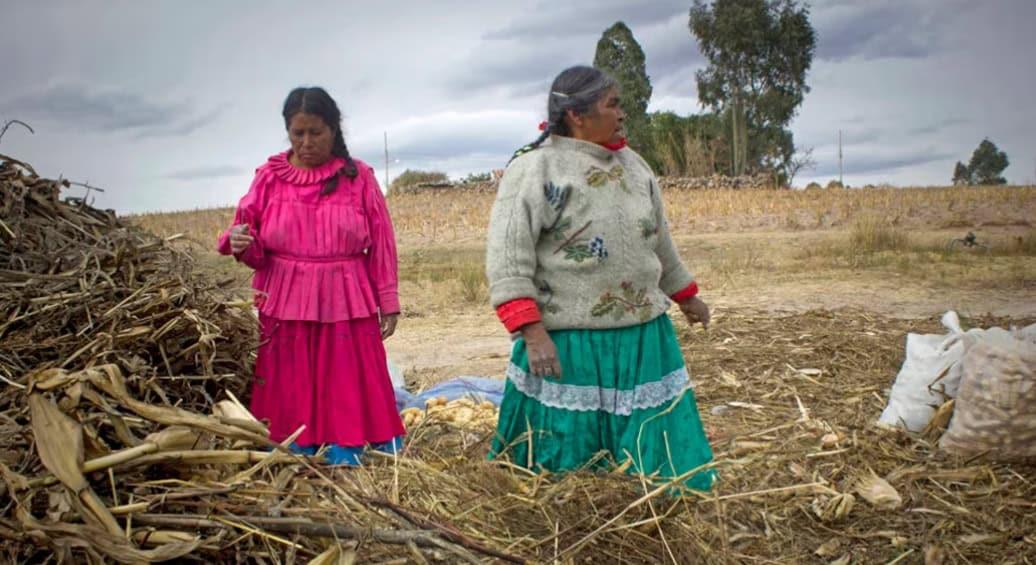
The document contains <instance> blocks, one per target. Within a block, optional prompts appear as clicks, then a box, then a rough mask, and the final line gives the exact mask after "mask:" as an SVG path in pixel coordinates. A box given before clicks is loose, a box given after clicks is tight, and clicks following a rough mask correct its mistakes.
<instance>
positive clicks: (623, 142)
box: [600, 137, 626, 151]
mask: <svg viewBox="0 0 1036 565" xmlns="http://www.w3.org/2000/svg"><path fill="white" fill-rule="evenodd" d="M600 145H601V147H604V148H605V149H610V150H612V151H618V150H620V149H622V148H623V147H626V138H625V137H624V138H622V139H620V140H618V141H616V142H615V143H601V144H600Z"/></svg>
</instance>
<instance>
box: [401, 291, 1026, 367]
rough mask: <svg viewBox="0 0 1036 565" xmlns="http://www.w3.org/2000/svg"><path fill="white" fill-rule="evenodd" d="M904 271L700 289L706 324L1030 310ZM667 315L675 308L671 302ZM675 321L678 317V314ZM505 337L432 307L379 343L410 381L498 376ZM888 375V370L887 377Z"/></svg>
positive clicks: (488, 319) (480, 320) (475, 320)
mask: <svg viewBox="0 0 1036 565" xmlns="http://www.w3.org/2000/svg"><path fill="white" fill-rule="evenodd" d="M905 278H906V277H903V276H897V275H896V274H894V273H893V274H889V275H887V276H881V277H879V276H874V275H873V274H867V275H861V276H858V277H854V278H852V279H851V280H831V279H827V280H817V281H815V282H812V283H803V282H801V281H799V282H794V283H778V284H767V285H762V286H761V287H759V288H737V289H719V290H707V291H705V292H703V294H702V298H703V299H705V300H706V301H707V302H708V303H709V304H710V306H711V307H712V310H713V316H714V317H715V318H716V320H715V323H714V325H713V330H719V329H722V324H723V313H724V311H731V310H739V311H740V310H752V311H761V312H773V313H774V314H775V315H779V314H782V313H794V312H805V311H808V310H818V309H819V310H835V309H839V308H848V309H859V310H863V311H868V312H873V313H875V314H879V315H882V316H886V317H891V318H903V319H918V320H922V319H930V318H938V317H939V316H941V315H942V314H943V313H944V312H946V311H947V310H951V309H952V310H956V311H957V312H958V314H960V315H961V316H962V317H964V318H965V319H967V318H968V317H971V316H977V315H980V314H987V313H988V314H991V315H994V316H1004V317H1009V318H1033V317H1036V288H1028V289H1013V290H1005V289H997V290H996V291H994V292H987V291H983V290H980V289H952V288H933V287H932V286H928V285H925V284H921V283H918V282H916V281H909V280H904V279H905ZM670 315H672V316H674V319H675V318H677V317H678V316H679V312H678V311H677V310H676V309H675V308H673V309H672V310H671V311H670ZM677 323H678V324H682V322H681V321H679V320H678V321H677ZM510 346H511V339H510V336H509V335H508V334H507V332H506V330H504V328H503V326H502V325H501V324H500V323H499V322H498V321H497V319H496V317H495V316H494V315H493V313H492V312H491V311H490V310H489V309H488V307H487V308H485V309H484V310H482V311H476V310H472V311H471V312H470V313H465V314H458V315H444V314H438V315H433V316H422V317H412V318H404V319H402V320H400V324H399V327H398V329H397V331H396V335H394V336H393V337H392V338H391V339H389V340H388V341H387V342H386V348H387V350H388V353H389V358H390V360H391V361H392V362H393V363H394V364H396V365H397V366H398V367H399V368H401V369H403V371H404V374H405V375H406V378H407V381H408V383H410V384H413V385H415V386H417V387H422V386H427V385H430V384H433V383H435V382H439V381H441V380H445V379H447V378H451V377H454V376H462V375H476V376H502V375H503V372H504V369H505V368H506V364H507V357H508V354H509V353H510ZM892 376H894V375H890V376H889V377H890V379H891V377H892Z"/></svg>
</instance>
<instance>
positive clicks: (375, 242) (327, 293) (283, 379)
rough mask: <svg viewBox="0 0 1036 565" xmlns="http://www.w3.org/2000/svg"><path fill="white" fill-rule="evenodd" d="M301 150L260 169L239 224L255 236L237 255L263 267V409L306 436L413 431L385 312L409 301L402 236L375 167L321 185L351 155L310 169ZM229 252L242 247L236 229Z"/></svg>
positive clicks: (315, 439)
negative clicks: (385, 334) (401, 281)
mask: <svg viewBox="0 0 1036 565" xmlns="http://www.w3.org/2000/svg"><path fill="white" fill-rule="evenodd" d="M288 156H289V152H285V153H280V154H278V155H274V156H273V157H271V158H270V159H269V161H267V163H265V164H264V165H262V166H261V167H259V168H258V169H257V170H256V175H255V180H253V181H252V186H251V188H250V189H249V191H248V194H246V195H245V196H244V197H243V198H242V199H241V201H240V203H239V204H238V207H237V213H236V214H235V216H234V225H237V224H248V226H249V233H250V234H251V235H252V236H253V237H254V238H255V241H253V243H252V245H250V246H249V247H248V249H246V250H245V251H244V252H243V253H241V254H239V255H237V256H236V258H237V260H238V261H241V262H242V263H245V264H246V265H248V266H249V267H251V268H253V269H255V276H254V278H253V281H252V286H253V288H254V289H255V291H256V305H257V307H258V309H259V324H260V331H261V341H260V346H259V351H258V357H257V359H256V367H255V382H254V384H253V388H252V402H251V410H252V413H253V414H255V416H256V417H257V418H260V419H263V420H267V421H268V422H269V424H270V433H271V439H273V440H275V441H283V440H284V439H285V438H287V437H288V436H290V435H291V434H292V433H294V432H295V431H296V430H297V429H298V428H299V427H300V426H303V425H305V427H306V428H305V431H303V433H302V435H300V436H299V437H298V438H297V439H296V441H295V443H296V444H298V445H299V446H301V447H307V446H317V445H321V444H334V445H339V446H364V445H367V444H377V443H383V442H388V441H392V440H394V439H395V438H397V437H399V436H402V435H403V433H404V430H403V423H402V421H401V420H400V418H399V414H398V413H397V412H396V400H395V394H394V393H393V390H392V382H391V380H390V378H389V374H388V367H387V363H386V359H385V348H384V345H383V344H382V341H381V332H380V327H379V324H378V313H379V311H380V312H383V313H385V314H395V313H398V312H399V298H398V294H397V279H398V272H397V261H396V244H395V235H394V234H393V231H392V223H391V220H390V218H389V214H388V209H387V207H386V205H385V198H384V196H383V195H382V193H381V189H380V188H379V187H378V183H377V181H376V180H375V177H374V172H373V170H372V169H371V168H370V167H369V166H367V165H366V164H365V163H363V162H361V161H359V160H355V163H356V167H357V169H358V171H359V174H358V175H357V176H356V178H355V179H349V178H348V177H346V176H345V175H340V176H339V177H338V188H337V190H335V191H334V192H333V193H331V194H329V195H323V196H322V195H320V191H321V189H322V188H323V185H324V182H325V181H326V180H327V179H329V178H331V177H332V176H333V175H334V174H335V173H336V172H338V170H339V169H341V168H342V167H343V166H344V165H345V161H344V160H343V159H340V158H333V159H332V160H331V161H328V162H327V163H325V164H324V165H321V166H320V167H317V168H314V169H301V168H298V167H295V166H294V165H292V164H291V163H290V162H289V160H288ZM219 252H220V253H222V254H224V255H231V254H232V253H231V250H230V233H229V229H228V230H227V231H226V232H224V233H223V235H222V236H221V237H220V240H219Z"/></svg>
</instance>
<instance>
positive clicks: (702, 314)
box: [680, 296, 710, 329]
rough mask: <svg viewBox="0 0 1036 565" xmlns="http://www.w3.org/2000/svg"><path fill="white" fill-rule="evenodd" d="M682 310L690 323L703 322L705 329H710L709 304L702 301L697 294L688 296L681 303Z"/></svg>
mask: <svg viewBox="0 0 1036 565" xmlns="http://www.w3.org/2000/svg"><path fill="white" fill-rule="evenodd" d="M680 311H681V312H683V315H684V316H686V317H687V323H688V324H690V325H692V326H693V325H694V324H697V323H699V322H701V325H702V327H703V328H705V329H709V318H710V316H709V305H708V304H705V303H704V302H702V300H701V299H700V298H698V297H697V296H694V297H691V298H688V299H687V300H684V301H683V302H681V303H680Z"/></svg>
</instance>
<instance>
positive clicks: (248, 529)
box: [0, 163, 1036, 565]
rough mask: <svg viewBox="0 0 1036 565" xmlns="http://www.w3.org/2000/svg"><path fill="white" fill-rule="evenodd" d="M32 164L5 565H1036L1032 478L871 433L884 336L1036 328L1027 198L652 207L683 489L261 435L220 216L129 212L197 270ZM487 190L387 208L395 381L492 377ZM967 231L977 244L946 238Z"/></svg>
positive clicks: (19, 179)
mask: <svg viewBox="0 0 1036 565" xmlns="http://www.w3.org/2000/svg"><path fill="white" fill-rule="evenodd" d="M0 165H2V163H0ZM29 180H30V181H31V182H29V183H27V182H26V176H25V175H24V174H23V173H21V172H19V171H18V170H16V167H12V166H10V165H8V166H7V168H6V170H5V169H3V168H0V189H2V190H0V197H3V198H4V199H5V200H4V202H8V203H9V204H5V206H4V209H5V210H8V211H9V212H10V216H9V217H8V216H5V218H6V220H8V221H7V223H5V224H4V225H5V226H7V230H6V231H5V233H8V234H9V235H11V234H13V235H11V237H10V238H6V237H5V238H3V239H0V243H2V244H3V245H2V246H0V251H2V252H3V253H0V259H3V260H4V261H6V262H5V263H4V264H5V265H6V266H5V268H4V269H0V275H3V276H2V277H0V279H3V280H0V290H3V293H2V294H0V299H3V300H6V302H5V304H10V305H12V308H11V309H10V310H11V311H12V312H15V313H14V315H12V316H10V317H9V318H8V319H7V320H6V321H5V322H4V324H0V332H2V331H6V332H7V333H6V334H5V335H4V338H5V342H4V344H5V346H6V348H5V351H4V352H3V353H2V354H0V377H3V378H2V380H3V381H4V384H3V386H4V388H3V389H0V391H2V392H3V394H2V395H0V401H2V402H0V404H2V406H0V407H2V408H3V410H2V411H0V416H2V418H0V437H2V438H3V440H4V441H3V442H0V495H2V496H0V500H2V501H3V504H2V505H0V506H2V510H3V512H0V539H2V540H4V541H3V543H0V561H10V562H40V561H62V559H63V558H65V560H67V561H70V562H71V561H86V560H89V561H90V562H97V563H100V562H111V561H112V560H119V561H124V562H142V561H151V560H161V559H165V558H170V559H179V560H180V561H183V562H195V561H199V562H262V563H302V562H310V563H331V562H347V563H348V562H354V561H359V562H378V563H407V562H415V563H425V562H449V563H454V562H484V561H493V562H519V563H520V562H539V563H545V562H553V563H565V564H569V563H586V562H621V563H658V562H668V563H694V562H703V563H746V562H762V563H789V564H791V563H807V562H817V563H831V562H833V563H840V564H847V563H875V562H884V563H925V564H926V565H928V564H932V565H935V564H941V563H977V562H996V563H1036V535H1034V534H1033V532H1034V531H1036V512H1034V509H1036V468H1034V467H1033V466H1032V465H1031V464H1028V465H1027V464H1022V463H1014V464H1005V463H1002V462H993V461H987V460H984V459H980V458H968V459H963V458H959V457H955V456H952V455H949V454H946V453H944V452H942V451H940V450H938V449H937V448H936V440H937V438H938V436H939V434H940V432H941V430H940V429H939V427H938V426H934V427H932V428H931V429H929V430H926V432H925V433H924V434H920V435H913V436H912V435H907V434H905V433H899V432H889V431H883V430H881V429H878V428H877V427H875V426H874V425H873V422H874V421H875V420H876V419H877V417H878V415H879V414H880V412H881V410H882V408H883V406H884V405H885V403H886V401H887V394H888V393H887V389H888V387H889V384H890V381H891V378H892V377H893V375H894V374H895V372H896V370H897V368H898V366H899V364H900V363H901V362H902V359H903V342H904V335H905V334H906V333H907V332H910V331H923V332H930V331H938V330H939V327H938V322H937V317H938V315H939V314H941V313H942V312H943V311H944V310H946V309H948V308H954V309H957V310H958V311H959V312H960V313H961V314H962V315H963V316H962V318H963V321H964V324H965V325H966V326H973V325H974V326H982V327H986V326H990V325H1001V326H1007V325H1011V324H1027V323H1032V322H1033V321H1036V284H1034V281H1036V264H1034V263H1036V262H1034V261H1033V256H1034V254H1036V234H1034V231H1033V228H1032V226H1031V225H1030V224H1029V223H1028V221H1029V218H1032V217H1036V216H1034V214H1033V213H1034V212H1036V210H1034V206H1036V189H1034V188H1031V187H1030V188H995V189H903V190H866V191H831V192H823V191H819V192H806V193H791V192H772V191H765V192H763V191H759V192H709V191H694V192H674V193H672V194H669V195H668V196H667V198H668V206H669V210H670V214H669V215H670V218H671V220H672V225H673V231H674V233H675V235H676V239H677V241H678V243H679V245H680V247H681V249H682V251H683V254H684V257H685V258H686V260H687V262H688V263H689V264H691V265H692V266H693V268H694V269H695V270H696V271H697V273H698V280H699V282H700V284H701V286H702V287H703V289H704V296H705V297H706V299H707V300H708V301H709V302H710V303H711V304H712V305H713V307H714V312H715V315H714V323H713V325H712V327H710V329H709V330H708V331H705V330H702V329H701V328H690V327H688V326H687V325H686V324H685V323H684V322H683V321H681V320H677V325H678V329H679V337H680V341H681V343H682V346H683V349H684V353H685V356H686V358H687V362H688V366H689V368H690V369H691V372H692V374H693V378H694V381H695V395H696V396H697V399H698V402H699V407H700V409H701V412H702V417H703V420H704V422H705V425H706V428H707V429H708V430H709V432H710V438H711V441H712V445H713V449H714V452H715V455H716V458H715V461H714V462H713V463H712V464H711V465H712V466H713V467H714V468H716V469H717V471H718V473H719V476H720V478H721V479H720V482H719V483H718V485H717V487H716V488H715V489H714V490H713V491H712V492H710V493H699V492H693V491H687V490H679V487H678V486H677V485H675V484H662V485H658V484H655V483H652V482H651V480H650V479H649V478H646V477H638V476H630V475H626V474H623V473H621V472H605V473H593V472H574V473H568V474H565V475H562V476H551V475H547V474H533V473H530V472H528V471H527V470H524V469H522V468H519V467H516V466H514V465H508V464H506V463H492V464H491V463H488V462H486V461H485V459H484V455H485V453H486V449H487V444H488V441H489V439H490V438H491V437H492V434H493V426H492V424H491V422H486V421H484V420H483V421H479V422H474V423H473V422H468V423H462V422H457V421H451V420H445V419H439V418H437V417H436V416H435V415H434V413H433V412H429V413H428V416H427V417H426V418H425V419H424V420H423V421H422V422H421V423H419V424H416V425H415V426H413V427H411V428H410V429H409V430H408V440H407V447H406V449H405V451H404V454H403V455H402V456H400V457H383V458H378V457H375V458H374V460H372V461H369V462H368V464H366V465H364V466H363V467H361V468H357V469H340V468H338V469H335V468H327V467H324V466H321V465H318V464H317V462H316V461H308V460H302V459H298V458H295V457H293V456H289V455H286V454H283V453H279V452H272V451H268V450H264V449H263V447H264V446H267V447H268V446H269V441H268V440H267V439H266V438H265V437H264V435H263V434H264V432H265V427H264V426H263V425H262V424H261V423H259V422H256V421H254V420H250V419H249V418H250V416H249V415H248V413H247V411H244V410H243V408H241V407H240V406H239V404H237V403H236V402H235V401H234V397H233V396H232V395H231V394H230V393H235V394H237V395H238V396H241V397H242V398H245V397H244V395H245V394H246V393H247V390H246V389H245V387H244V383H245V382H246V381H247V379H248V368H247V365H248V359H249V353H250V352H251V350H253V349H254V338H253V336H252V335H251V333H250V325H251V324H252V323H253V320H251V318H250V317H249V316H248V314H247V312H248V305H247V302H246V301H240V300H237V296H235V295H234V294H228V293H227V292H226V291H227V289H228V288H231V287H228V284H229V285H234V284H236V285H237V287H238V288H239V289H240V290H235V291H233V292H234V293H239V294H241V295H246V294H247V290H246V283H247V277H248V272H247V271H246V270H245V269H243V268H241V267H240V266H238V265H236V264H235V263H234V262H233V261H230V260H228V259H226V258H223V257H218V256H215V255H214V254H213V253H212V251H211V249H212V245H213V242H214V239H215V236H216V234H217V233H218V232H219V231H220V230H221V229H223V228H224V227H225V226H226V224H227V223H228V222H229V220H230V216H231V211H229V210H206V211H196V212H185V213H177V214H161V215H146V216H137V217H135V218H132V221H134V222H136V223H138V224H140V225H142V226H144V227H146V228H148V229H150V230H154V231H155V232H157V233H159V234H162V235H164V236H166V237H167V238H169V239H170V240H175V241H179V242H181V243H175V242H174V244H173V245H182V246H183V247H184V248H185V249H186V250H189V251H191V252H192V253H191V254H192V255H193V259H192V258H191V257H190V256H189V255H188V254H184V253H179V252H178V250H176V249H171V248H170V246H169V245H168V244H167V243H165V242H163V241H161V240H157V239H155V238H154V237H153V236H151V235H149V234H146V233H141V232H137V231H133V230H125V229H123V228H122V227H120V226H118V225H116V224H115V223H114V220H113V219H111V218H108V217H107V216H105V215H104V214H103V213H100V212H97V211H93V212H90V211H87V212H89V213H86V212H83V211H82V210H80V209H78V208H72V207H71V205H68V204H60V203H58V202H57V199H56V198H54V197H53V195H55V194H56V193H57V191H58V190H59V185H58V184H57V183H56V181H45V180H40V179H35V178H29ZM25 186H34V187H35V188H33V191H37V192H33V191H30V192H25V191H24V190H23V189H24V187H25ZM40 195H43V196H47V195H50V196H48V197H39V196H40ZM490 199H491V197H490V196H489V195H485V194H468V193H451V194H439V195H435V196H432V195H429V194H414V195H405V196H399V197H392V198H391V199H390V207H391V209H392V211H393V215H394V218H395V221H396V224H397V226H398V232H399V241H400V256H401V266H400V267H401V269H400V270H401V278H402V284H401V290H402V294H403V302H404V304H405V309H404V319H403V320H402V323H401V326H400V329H399V333H398V334H397V335H396V336H394V337H393V338H392V339H391V340H390V341H389V350H390V355H391V357H392V358H393V360H394V361H395V362H396V363H398V364H399V365H401V366H403V367H404V368H405V369H406V371H407V377H408V380H410V381H411V383H412V384H413V385H414V386H415V387H421V386H424V385H427V384H429V383H431V382H434V381H436V380H439V379H442V378H446V377H451V376H456V375H460V374H481V375H499V374H500V373H501V372H502V370H503V368H504V364H505V362H506V355H507V352H508V339H507V336H506V335H504V332H503V330H502V329H501V328H500V326H499V324H498V323H497V322H496V321H495V319H494V317H493V314H492V312H491V311H490V309H489V307H488V304H487V296H486V288H485V282H484V279H483V276H482V266H481V264H482V254H483V244H482V237H483V231H484V226H485V223H486V218H487V215H488V210H489V206H490V204H491V201H490ZM11 211H13V212H11ZM55 218H63V219H64V220H65V221H54V219H55ZM8 224H9V225H8ZM12 228H13V229H12ZM967 231H974V232H975V233H976V235H977V236H978V239H979V241H980V242H982V243H984V244H986V245H988V248H983V249H980V250H975V249H952V250H951V249H949V248H948V247H947V242H948V241H949V240H950V239H951V238H953V237H961V236H963V235H964V233H966V232H967ZM177 234H183V235H184V237H179V238H172V237H171V236H174V235H177ZM18 246H22V247H18ZM65 255H68V256H70V257H73V258H74V259H75V258H77V257H80V256H82V258H81V259H76V260H74V261H71V263H69V265H73V266H75V268H74V269H72V270H69V267H68V266H67V265H64V263H61V261H63V260H64V259H62V257H64V256H65ZM55 257H57V258H58V259H59V261H58V263H60V264H61V265H64V266H60V268H59V267H54V266H53V265H52V262H53V261H54V259H55ZM30 259H31V260H30ZM192 264H193V267H192ZM30 267H31V268H30ZM192 270H193V275H192V274H191V271H192ZM156 350H157V351H156ZM33 368H35V369H36V370H34V369H33ZM245 400H247V399H246V398H245ZM217 401H219V402H218V404H217V405H216V406H215V409H214V406H213V404H214V403H215V402H217ZM213 412H214V413H215V415H213V416H207V414H210V413H213ZM878 477H880V478H881V479H882V480H883V481H884V483H878V484H879V486H881V487H882V489H883V490H884V496H883V497H882V498H880V499H877V498H875V497H873V496H872V495H873V494H874V486H875V484H876V481H878ZM670 494H680V495H682V496H668V495H670Z"/></svg>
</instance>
